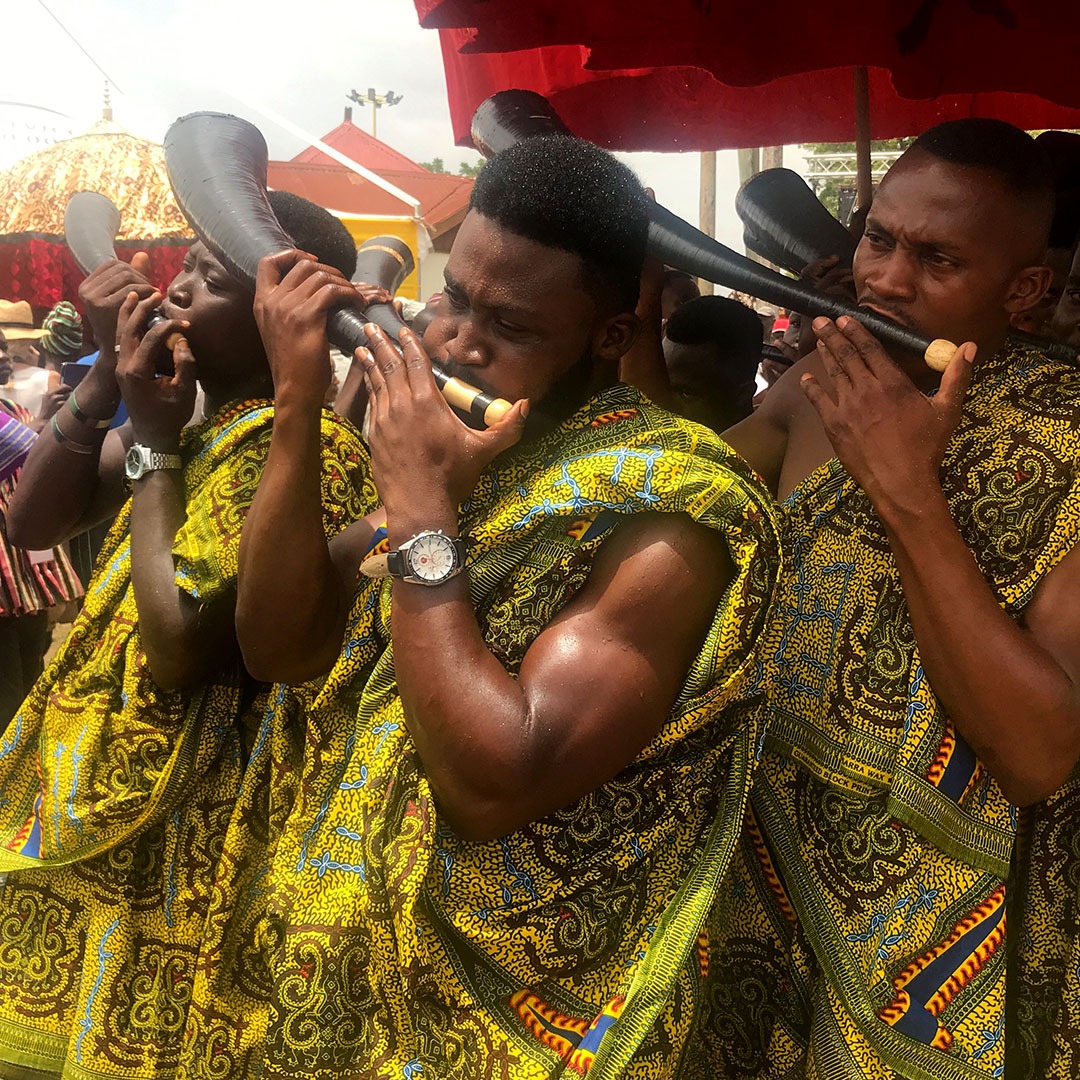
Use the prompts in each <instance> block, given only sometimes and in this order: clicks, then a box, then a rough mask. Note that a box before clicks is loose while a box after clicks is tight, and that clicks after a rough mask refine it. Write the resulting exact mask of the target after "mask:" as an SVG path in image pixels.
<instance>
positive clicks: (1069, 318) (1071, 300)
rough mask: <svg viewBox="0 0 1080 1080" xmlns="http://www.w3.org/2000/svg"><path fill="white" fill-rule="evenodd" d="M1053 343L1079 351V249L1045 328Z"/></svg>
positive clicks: (1074, 255)
mask: <svg viewBox="0 0 1080 1080" xmlns="http://www.w3.org/2000/svg"><path fill="white" fill-rule="evenodd" d="M1047 330H1048V332H1049V335H1050V337H1051V338H1053V339H1054V340H1055V341H1060V342H1062V343H1063V344H1065V345H1072V346H1073V347H1074V348H1077V349H1080V248H1077V250H1076V251H1075V253H1074V254H1073V259H1072V263H1071V265H1070V266H1069V268H1068V270H1067V272H1066V274H1065V277H1064V280H1063V281H1062V284H1061V296H1060V297H1059V298H1058V302H1057V307H1056V308H1055V309H1054V313H1053V315H1052V317H1051V319H1050V322H1049V325H1048V327H1047Z"/></svg>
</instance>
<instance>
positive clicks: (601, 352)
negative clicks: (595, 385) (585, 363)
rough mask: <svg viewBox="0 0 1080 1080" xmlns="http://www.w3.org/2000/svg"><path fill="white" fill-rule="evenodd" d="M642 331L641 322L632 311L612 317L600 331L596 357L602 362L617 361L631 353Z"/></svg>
mask: <svg viewBox="0 0 1080 1080" xmlns="http://www.w3.org/2000/svg"><path fill="white" fill-rule="evenodd" d="M640 330H641V321H640V320H639V319H638V317H637V316H636V315H635V314H634V313H633V312H632V311H624V312H621V313H620V314H618V315H614V316H612V317H611V318H610V319H608V321H607V322H606V323H605V324H604V325H603V326H602V327H601V329H600V341H599V343H598V345H597V346H596V356H597V358H598V359H600V360H607V361H609V362H610V361H617V360H619V359H621V358H622V357H623V356H624V355H625V354H626V353H628V352H629V351H630V346H631V345H633V344H634V342H635V341H636V340H637V336H638V333H639V332H640Z"/></svg>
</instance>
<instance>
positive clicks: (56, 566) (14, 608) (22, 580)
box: [0, 305, 83, 725]
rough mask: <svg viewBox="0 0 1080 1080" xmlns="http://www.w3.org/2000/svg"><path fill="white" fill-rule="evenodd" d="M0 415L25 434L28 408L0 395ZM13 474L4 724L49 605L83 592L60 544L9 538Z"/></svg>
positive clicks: (3, 503) (2, 633)
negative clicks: (40, 546)
mask: <svg viewBox="0 0 1080 1080" xmlns="http://www.w3.org/2000/svg"><path fill="white" fill-rule="evenodd" d="M27 307H29V305H27ZM4 393H6V388H4V389H3V390H0V395H2V394H4ZM0 419H3V420H4V421H6V423H5V425H4V429H3V430H4V431H5V432H7V433H8V434H12V433H14V434H15V437H16V438H24V437H23V432H25V430H26V427H30V426H31V424H32V420H33V418H32V417H31V415H30V412H29V410H27V409H24V408H23V407H22V406H21V405H17V404H16V403H15V402H13V401H11V400H10V399H9V398H6V397H4V396H0ZM22 425H25V427H22ZM20 428H21V431H20V430H19V429H20ZM24 441H25V440H24ZM0 456H2V455H0ZM5 471H6V470H5ZM18 479H19V470H15V471H14V472H12V473H11V474H10V475H9V476H8V477H7V478H6V479H3V480H0V724H3V725H6V724H7V723H8V721H9V720H11V718H12V717H13V716H14V715H15V713H16V712H17V711H18V708H19V706H20V705H21V704H22V702H23V698H25V697H26V695H27V693H29V691H30V688H31V687H32V686H33V685H34V683H35V682H36V681H37V678H38V676H39V675H40V674H41V672H42V669H43V667H44V658H45V651H46V649H47V648H48V646H49V616H48V611H49V609H50V608H53V607H56V606H57V605H60V604H66V603H67V602H68V601H70V600H76V599H78V598H79V597H80V596H82V594H83V589H82V584H81V583H80V581H79V579H78V577H77V576H76V574H75V571H74V570H73V569H72V567H71V563H70V562H69V561H68V558H67V556H66V555H65V554H64V551H63V549H62V548H59V547H57V548H53V549H51V550H46V551H25V550H23V549H22V548H16V547H12V546H11V544H10V543H8V537H7V507H8V502H9V500H10V499H11V495H12V493H13V492H14V490H15V485H16V483H17V482H18Z"/></svg>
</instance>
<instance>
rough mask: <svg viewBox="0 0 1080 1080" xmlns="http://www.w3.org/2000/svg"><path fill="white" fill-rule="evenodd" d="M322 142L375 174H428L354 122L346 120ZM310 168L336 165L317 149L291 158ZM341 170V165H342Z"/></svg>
mask: <svg viewBox="0 0 1080 1080" xmlns="http://www.w3.org/2000/svg"><path fill="white" fill-rule="evenodd" d="M322 141H323V142H324V143H326V145H327V146H332V147H333V148H334V149H335V150H340V151H341V152H342V153H343V154H345V155H346V156H347V157H351V158H352V159H353V161H356V162H358V163H359V164H361V165H363V166H364V168H365V169H370V170H371V171H372V172H377V173H379V174H381V173H382V171H383V169H396V170H404V171H405V172H416V173H426V172H427V171H428V170H427V169H425V168H424V166H423V165H418V164H417V163H416V162H415V161H413V160H412V158H408V157H406V156H405V155H404V154H402V153H401V152H400V151H398V150H395V149H394V148H393V147H392V146H387V145H386V143H384V142H379V140H378V139H376V138H375V136H374V135H369V134H368V133H367V132H366V131H364V129H363V128H359V127H357V126H356V125H355V124H354V123H353V122H352V121H351V120H343V121H342V122H341V123H340V124H338V126H337V127H336V128H334V130H333V131H328V132H327V133H326V134H325V135H324V136H323V137H322ZM292 160H293V161H296V162H301V163H305V164H308V165H312V164H317V165H337V164H338V163H337V162H336V161H334V159H333V158H332V157H330V156H329V155H328V154H324V153H323V152H322V151H321V150H320V149H319V148H318V147H317V146H309V147H307V149H305V150H301V151H300V153H299V154H297V155H296V157H294V158H293V159H292ZM339 168H340V166H339Z"/></svg>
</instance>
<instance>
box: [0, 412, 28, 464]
mask: <svg viewBox="0 0 1080 1080" xmlns="http://www.w3.org/2000/svg"><path fill="white" fill-rule="evenodd" d="M36 438H37V433H36V432H35V431H34V430H33V429H32V428H29V427H27V426H26V424H23V423H21V422H20V421H18V420H16V419H15V417H14V416H9V415H8V414H7V413H3V412H0V480H6V479H7V478H8V477H9V476H12V475H13V474H14V473H15V472H17V471H18V469H19V467H20V466H21V465H22V463H23V462H24V461H25V460H26V455H27V454H29V453H30V447H31V446H33V445H34V440H35V439H36Z"/></svg>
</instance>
